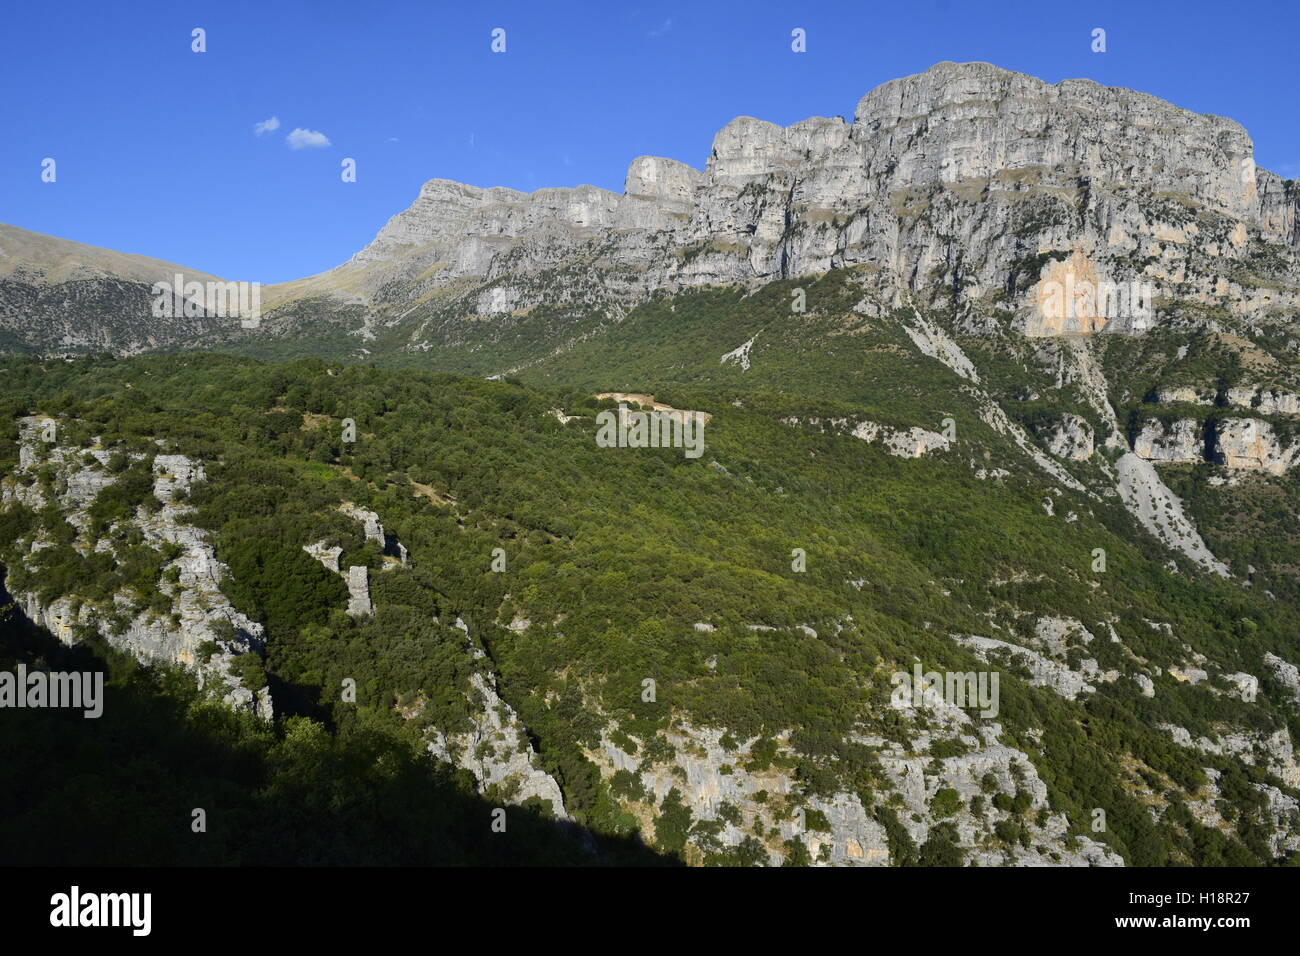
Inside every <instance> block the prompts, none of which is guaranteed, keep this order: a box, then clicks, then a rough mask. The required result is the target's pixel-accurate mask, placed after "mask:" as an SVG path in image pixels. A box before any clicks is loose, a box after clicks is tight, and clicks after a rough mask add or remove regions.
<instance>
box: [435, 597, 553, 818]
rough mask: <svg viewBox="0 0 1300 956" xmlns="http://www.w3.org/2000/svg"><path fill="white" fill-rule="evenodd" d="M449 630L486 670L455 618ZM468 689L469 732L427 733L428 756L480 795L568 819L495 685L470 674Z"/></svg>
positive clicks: (524, 732)
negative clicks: (492, 792) (465, 774)
mask: <svg viewBox="0 0 1300 956" xmlns="http://www.w3.org/2000/svg"><path fill="white" fill-rule="evenodd" d="M455 627H456V628H458V629H459V630H461V631H462V632H464V634H465V637H466V640H468V641H469V648H470V656H471V657H472V658H474V660H475V661H477V662H479V664H480V665H484V664H486V662H487V655H485V654H484V653H483V651H482V650H480V649H479V648H478V646H477V645H476V644H475V643H474V642H473V640H472V639H470V636H469V627H468V626H467V625H466V624H465V622H464V621H463V620H461V619H460V618H456V623H455ZM469 683H470V690H469V698H470V703H471V704H472V705H473V706H472V710H473V714H472V716H471V720H472V723H473V726H472V727H471V728H470V729H469V730H466V731H459V732H456V733H448V732H446V731H443V730H434V731H432V732H431V733H430V735H429V738H428V740H429V743H428V751H429V753H431V754H432V755H433V756H434V757H436V758H437V759H439V760H441V761H443V762H444V763H450V764H452V765H454V766H457V767H461V768H463V769H465V770H468V771H469V772H470V773H472V774H473V775H474V778H475V779H476V780H477V781H478V787H479V792H480V793H484V792H486V791H487V790H488V789H489V788H492V787H496V788H497V793H498V795H499V796H501V797H502V798H503V799H504V800H505V801H506V802H508V803H510V804H514V805H519V804H522V803H525V802H527V801H528V800H531V799H534V798H537V799H540V800H543V801H546V802H549V803H550V805H551V812H552V813H553V814H554V815H555V817H556V818H557V819H560V820H567V819H569V816H568V813H567V812H566V811H565V809H564V795H563V793H562V792H561V791H560V785H559V784H558V783H556V781H555V778H554V777H552V776H551V775H550V774H548V773H546V771H544V770H542V769H541V768H540V767H539V766H538V764H539V760H538V757H537V752H536V751H535V750H533V745H532V743H531V741H530V740H529V738H528V732H527V730H526V729H525V728H524V725H523V723H522V722H521V721H520V720H519V717H518V715H517V714H516V713H515V711H514V708H513V707H511V706H510V705H509V704H508V703H506V702H505V701H503V700H502V699H501V697H500V695H499V694H498V693H497V686H496V681H495V680H494V679H493V678H492V676H491V675H490V674H484V673H481V672H477V671H476V672H475V673H473V674H471V675H470V682H469Z"/></svg>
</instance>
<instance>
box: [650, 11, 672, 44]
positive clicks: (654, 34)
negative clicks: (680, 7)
mask: <svg viewBox="0 0 1300 956" xmlns="http://www.w3.org/2000/svg"><path fill="white" fill-rule="evenodd" d="M672 28H673V18H672V17H669V18H668V19H667V20H665V21H664V22H663V23H662V24H660V26H659V27H658V28H657V29H655V30H651V31H650V39H652V40H658V39H659V38H660V37H661V36H663V35H664V34H665V33H667V32H668V31H669V30H671V29H672Z"/></svg>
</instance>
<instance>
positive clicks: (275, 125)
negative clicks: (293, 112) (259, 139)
mask: <svg viewBox="0 0 1300 956" xmlns="http://www.w3.org/2000/svg"><path fill="white" fill-rule="evenodd" d="M279 128H280V117H278V116H272V117H271V118H270V119H269V120H262V122H260V123H258V124H256V125H255V126H254V127H253V132H254V133H256V134H257V135H258V136H261V135H262V134H263V133H274V132H275V131H276V130H277V129H279Z"/></svg>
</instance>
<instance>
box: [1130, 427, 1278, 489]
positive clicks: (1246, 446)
mask: <svg viewBox="0 0 1300 956" xmlns="http://www.w3.org/2000/svg"><path fill="white" fill-rule="evenodd" d="M1133 451H1134V453H1135V454H1136V455H1138V456H1139V457H1141V458H1144V459H1146V460H1147V461H1152V462H1156V463H1157V464H1163V465H1170V464H1204V463H1206V462H1211V463H1214V464H1220V465H1223V466H1224V467H1226V468H1228V469H1230V470H1234V471H1263V472H1266V473H1268V474H1270V475H1283V474H1285V473H1286V472H1287V471H1289V470H1290V469H1291V468H1293V467H1295V465H1296V463H1297V462H1300V441H1291V442H1289V443H1288V442H1285V441H1283V440H1282V438H1281V437H1279V436H1278V434H1277V432H1276V430H1275V429H1274V428H1273V425H1272V424H1271V423H1269V422H1266V421H1263V420H1262V419H1258V418H1221V419H1215V420H1212V421H1210V422H1209V423H1206V424H1202V423H1201V422H1199V421H1196V420H1195V419H1191V418H1183V419H1179V420H1177V421H1175V422H1173V423H1171V424H1170V425H1169V426H1168V427H1166V426H1165V425H1163V424H1162V423H1161V422H1158V421H1155V420H1151V421H1148V422H1146V423H1145V424H1144V425H1143V426H1142V429H1141V430H1140V431H1139V432H1138V434H1137V436H1136V437H1135V438H1134V440H1133Z"/></svg>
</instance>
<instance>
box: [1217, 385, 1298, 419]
mask: <svg viewBox="0 0 1300 956" xmlns="http://www.w3.org/2000/svg"><path fill="white" fill-rule="evenodd" d="M1226 395H1227V399H1228V404H1229V405H1232V406H1235V407H1236V408H1250V409H1254V410H1255V411H1258V412H1261V413H1263V414H1265V415H1300V395H1298V394H1296V393H1295V392H1288V391H1285V390H1283V389H1278V388H1263V387H1261V386H1259V385H1242V386H1238V387H1236V388H1230V389H1228V390H1227V393H1226Z"/></svg>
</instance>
